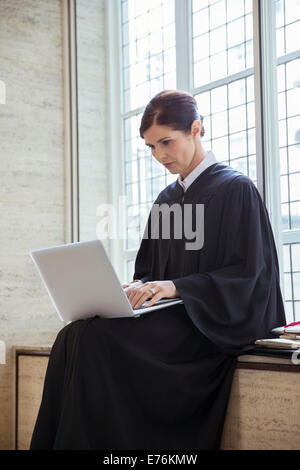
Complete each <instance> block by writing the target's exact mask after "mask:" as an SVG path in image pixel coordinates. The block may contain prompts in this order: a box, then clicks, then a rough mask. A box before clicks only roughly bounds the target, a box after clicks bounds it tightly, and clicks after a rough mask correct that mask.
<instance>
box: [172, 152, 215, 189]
mask: <svg viewBox="0 0 300 470" xmlns="http://www.w3.org/2000/svg"><path fill="white" fill-rule="evenodd" d="M214 163H217V159H216V157H215V154H214V153H213V152H212V151H211V150H209V151H208V152H207V154H206V157H205V158H204V160H202V162H200V163H199V165H197V166H196V168H194V169H193V171H191V173H189V174H188V175H187V176H186V177H185V178H184V180H183V179H182V178H181V175H178V178H177V179H178V183H179V184H180V185H181V186H182V187H183V190H184V191H186V190H187V188H188V187H189V186H190V185H191V184H192V182H193V181H194V180H195V179H196V178H197V177H198V176H199V175H200V174H201V173H202V172H203V171H204V170H206V168H208V167H209V166H211V165H213V164H214Z"/></svg>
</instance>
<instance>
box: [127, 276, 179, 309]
mask: <svg viewBox="0 0 300 470" xmlns="http://www.w3.org/2000/svg"><path fill="white" fill-rule="evenodd" d="M123 285H125V286H126V284H123ZM150 289H152V290H153V291H154V294H153V292H151V290H150ZM125 293H126V295H127V297H128V300H129V302H130V304H131V306H132V308H140V307H141V306H142V305H143V303H144V302H145V301H146V300H147V299H150V298H151V300H150V301H149V302H148V303H147V307H151V305H153V304H154V303H155V302H157V300H160V299H162V298H164V297H166V298H170V299H173V298H175V297H179V293H178V291H177V289H176V287H175V284H174V283H173V281H151V282H145V283H139V284H137V283H134V284H130V285H129V287H125Z"/></svg>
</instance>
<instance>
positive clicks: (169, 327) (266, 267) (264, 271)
mask: <svg viewBox="0 0 300 470" xmlns="http://www.w3.org/2000/svg"><path fill="white" fill-rule="evenodd" d="M140 135H141V137H142V138H144V139H145V143H146V145H149V146H150V147H151V149H152V154H153V156H154V158H155V159H156V160H157V161H158V162H159V163H161V164H163V165H165V166H166V167H167V168H168V170H169V171H170V172H171V173H173V174H178V175H179V176H178V179H177V180H176V182H174V183H172V184H170V185H169V186H167V188H165V189H164V190H163V191H162V192H161V193H160V194H159V195H158V197H157V199H156V201H155V203H154V205H153V208H163V207H164V208H165V209H166V208H170V209H171V208H174V207H177V209H178V208H179V209H180V210H181V212H180V211H179V212H178V213H180V216H179V218H178V217H177V218H176V217H175V215H173V216H172V223H171V224H170V226H171V228H170V234H169V235H170V236H164V235H165V232H163V228H162V225H163V223H164V222H165V218H166V212H156V213H154V214H156V215H155V216H154V217H153V210H151V213H150V215H149V218H148V223H147V226H146V230H145V233H144V237H143V239H142V242H141V245H140V248H139V251H138V254H137V257H136V261H135V273H134V282H133V283H130V284H127V285H123V287H124V289H125V292H126V294H127V296H128V299H129V301H130V303H131V305H132V306H133V307H137V308H138V307H140V306H141V305H142V304H143V303H144V302H145V301H146V300H149V299H150V300H149V302H148V303H147V305H148V306H151V305H153V303H155V302H156V301H157V300H159V299H161V298H175V297H178V296H179V297H181V298H182V299H183V302H184V303H183V304H177V305H174V306H172V307H167V308H164V309H159V310H156V311H154V312H149V313H148V314H147V313H145V314H144V315H141V316H140V317H138V318H115V319H111V318H110V319H103V318H100V317H98V316H96V317H94V318H90V319H88V320H79V321H76V322H73V323H71V324H69V325H67V326H66V327H65V328H63V329H62V330H61V331H60V332H59V333H58V335H57V338H56V341H55V343H54V345H53V348H52V351H51V356H50V360H49V365H48V369H47V373H46V378H45V385H44V392H43V398H42V403H41V406H40V410H39V414H38V418H37V422H36V425H35V429H34V433H33V436H32V442H31V449H217V448H219V447H220V442H221V436H222V429H223V424H224V418H225V414H226V407H227V402H228V398H229V394H230V388H231V383H232V378H233V374H234V370H235V365H236V358H237V355H239V354H241V353H243V352H245V351H249V350H251V349H253V347H254V341H255V340H256V339H257V338H263V337H267V336H269V332H270V329H271V328H274V327H277V326H280V325H282V324H285V314H284V307H283V302H282V297H281V292H280V286H279V275H278V261H277V254H276V248H275V244H274V239H273V234H272V229H271V226H270V222H269V217H268V213H267V210H266V208H265V205H264V203H263V201H262V200H261V197H260V195H259V193H258V191H257V189H256V187H255V185H254V184H253V182H252V181H251V180H250V179H249V178H248V177H247V176H245V175H243V174H242V173H240V172H238V171H235V170H234V169H232V168H231V167H229V166H226V165H223V164H221V163H218V161H217V160H216V159H215V156H214V154H213V153H212V152H207V151H205V150H204V148H203V146H202V142H201V137H202V136H203V135H204V128H203V119H202V117H201V116H200V115H199V113H198V109H197V103H196V101H195V99H194V98H193V96H191V95H190V94H189V93H186V92H183V91H172V90H169V91H163V92H161V93H159V94H157V95H156V96H154V98H153V99H152V100H151V101H150V102H149V104H148V105H147V107H146V109H145V111H144V115H143V117H142V121H141V126H140ZM199 207H200V208H201V207H202V208H203V207H204V213H203V211H202V212H201V210H200V211H198V209H197V208H199ZM171 212H172V211H171V210H170V211H169V214H168V216H169V215H170V214H171ZM173 214H175V213H173ZM199 214H200V216H199ZM201 214H202V216H201ZM177 215H178V214H177ZM175 219H176V221H175ZM157 227H158V232H157ZM180 228H181V229H182V228H184V229H185V230H181V236H178V233H179V232H180V230H179V229H180ZM154 229H155V230H156V236H153V234H154ZM186 229H187V230H186ZM201 233H202V235H203V234H204V242H203V237H202V236H201ZM191 234H194V235H195V237H194V238H195V240H194V241H193V242H191V240H192V238H191V236H190V235H191ZM157 235H158V236H157ZM199 239H200V243H199Z"/></svg>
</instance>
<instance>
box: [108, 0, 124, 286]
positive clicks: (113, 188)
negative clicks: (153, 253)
mask: <svg viewBox="0 0 300 470" xmlns="http://www.w3.org/2000/svg"><path fill="white" fill-rule="evenodd" d="M106 12H107V13H106V14H107V17H106V20H107V29H106V31H107V45H108V55H107V61H108V63H107V70H108V87H109V97H108V99H109V111H110V113H109V125H108V132H109V158H108V161H107V164H108V170H109V171H108V174H109V178H110V181H109V183H110V184H109V194H108V202H109V203H110V204H113V207H114V209H115V211H114V220H113V223H114V227H115V228H117V227H119V226H120V224H119V222H118V219H119V217H122V216H123V214H117V211H118V210H119V204H118V201H119V200H120V199H119V198H120V196H122V195H123V194H124V191H123V187H124V184H123V181H124V180H123V160H124V149H123V146H122V142H124V138H123V119H122V110H123V95H122V87H121V85H122V83H121V77H120V74H119V73H116V70H121V67H120V64H121V52H120V51H122V43H121V34H120V31H121V2H120V1H116V2H112V1H110V0H106ZM116 117H118V118H117V119H116ZM116 136H117V137H116ZM123 242H124V240H123V239H122V237H120V234H119V233H118V232H117V237H116V239H115V240H114V241H113V243H110V244H109V252H110V257H111V261H112V264H113V266H114V268H115V270H116V271H117V274H118V276H119V278H120V279H122V280H123V279H124V278H125V270H124V261H123V260H124V247H123Z"/></svg>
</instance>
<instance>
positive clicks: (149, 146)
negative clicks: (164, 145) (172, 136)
mask: <svg viewBox="0 0 300 470" xmlns="http://www.w3.org/2000/svg"><path fill="white" fill-rule="evenodd" d="M168 138H169V137H168V136H167V137H163V138H162V139H159V140H158V141H157V143H159V142H161V141H162V140H164V139H168ZM145 145H148V147H150V146H151V145H152V144H147V143H146V142H145Z"/></svg>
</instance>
